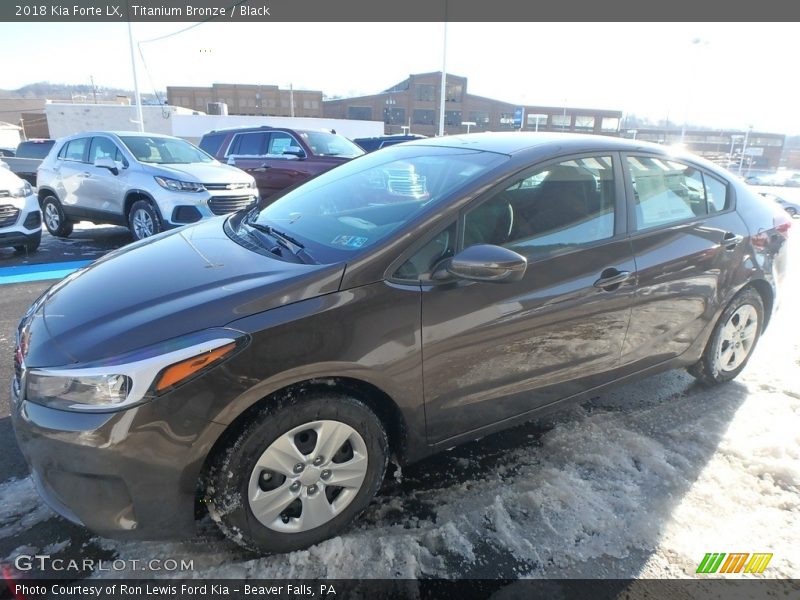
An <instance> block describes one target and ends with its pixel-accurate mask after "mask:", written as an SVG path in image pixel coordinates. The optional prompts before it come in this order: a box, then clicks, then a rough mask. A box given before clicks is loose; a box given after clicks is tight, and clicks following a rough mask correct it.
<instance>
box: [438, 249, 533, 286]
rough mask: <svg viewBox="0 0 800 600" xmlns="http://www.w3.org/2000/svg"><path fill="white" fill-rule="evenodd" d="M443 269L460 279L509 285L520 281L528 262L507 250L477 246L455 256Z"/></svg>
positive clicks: (519, 255)
mask: <svg viewBox="0 0 800 600" xmlns="http://www.w3.org/2000/svg"><path fill="white" fill-rule="evenodd" d="M445 268H446V271H447V273H449V274H450V275H453V276H455V277H458V278H460V279H468V280H470V281H487V282H496V283H511V282H514V281H519V280H521V279H522V277H523V276H524V275H525V270H526V269H527V268H528V261H527V259H526V258H525V257H524V256H522V255H521V254H517V253H516V252H514V251H513V250H509V249H508V248H502V247H500V246H493V245H490V244H478V245H476V246H470V247H469V248H466V249H464V250H462V251H461V252H459V253H458V254H456V255H455V256H454V257H453V258H452V259H450V261H449V263H447V266H446V267H445ZM441 275H443V273H442V274H441ZM441 275H440V276H439V277H435V278H436V279H439V278H440V277H441Z"/></svg>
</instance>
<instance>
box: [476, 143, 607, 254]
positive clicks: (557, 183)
mask: <svg viewBox="0 0 800 600" xmlns="http://www.w3.org/2000/svg"><path fill="white" fill-rule="evenodd" d="M615 190H616V187H615V181H614V163H613V159H612V157H611V156H603V155H600V156H590V157H582V158H575V159H571V160H566V161H563V162H560V163H557V164H553V165H548V166H546V167H543V168H541V169H537V170H536V171H534V172H533V173H530V174H529V175H527V176H525V178H524V179H521V180H517V181H515V182H514V183H513V184H512V185H510V186H508V187H507V188H506V189H505V190H503V191H502V192H500V193H498V194H496V195H495V196H493V197H492V198H490V199H489V200H487V201H486V202H484V203H482V204H481V205H480V206H478V207H477V208H475V209H473V210H471V211H470V212H468V213H467V214H466V216H465V220H464V247H465V248H467V247H469V246H472V245H475V244H494V245H498V246H505V247H506V248H509V249H512V250H514V251H515V252H519V253H520V254H523V255H529V254H541V253H549V252H554V251H560V250H565V249H567V250H568V249H571V248H574V247H579V246H582V245H585V244H589V243H592V242H596V241H599V240H604V239H607V238H611V237H613V235H614V210H615V203H616V193H615Z"/></svg>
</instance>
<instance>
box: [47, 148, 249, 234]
mask: <svg viewBox="0 0 800 600" xmlns="http://www.w3.org/2000/svg"><path fill="white" fill-rule="evenodd" d="M37 183H38V191H39V203H40V204H41V207H42V212H43V214H44V224H45V226H46V227H47V230H48V231H49V232H50V233H51V234H53V235H55V236H58V237H66V236H68V235H69V234H70V233H72V223H73V222H75V221H92V222H94V223H113V224H117V225H125V226H127V227H129V228H130V230H131V233H132V234H133V237H134V239H137V240H139V239H142V238H146V237H149V236H151V235H154V234H156V233H159V232H160V231H163V230H165V229H169V228H172V227H178V226H180V225H186V224H187V223H194V222H196V221H199V220H201V219H203V218H206V217H213V216H214V215H223V214H227V213H230V212H234V211H237V210H241V209H243V208H247V207H249V206H251V205H253V204H254V203H255V202H256V201H257V200H258V191H257V189H256V182H255V179H253V177H252V176H251V175H248V174H247V173H245V172H244V171H242V170H240V169H237V168H236V167H231V166H228V165H224V164H222V163H220V162H218V161H216V160H215V159H214V158H212V157H211V156H209V155H208V154H206V153H205V152H203V151H202V150H200V149H199V148H197V147H196V146H193V145H192V144H190V143H189V142H187V141H185V140H182V139H180V138H175V137H170V136H165V135H159V134H149V133H129V132H89V133H81V134H78V135H73V136H70V137H67V138H63V139H60V140H58V142H57V143H56V145H55V146H53V148H52V150H51V151H50V153H49V154H48V155H47V158H45V159H44V161H43V162H42V164H41V166H40V167H39V170H38V172H37Z"/></svg>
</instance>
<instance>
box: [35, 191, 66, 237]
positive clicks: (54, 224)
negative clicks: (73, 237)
mask: <svg viewBox="0 0 800 600" xmlns="http://www.w3.org/2000/svg"><path fill="white" fill-rule="evenodd" d="M42 221H44V226H45V227H47V231H49V232H50V235H54V236H55V237H61V238H65V237H69V235H70V234H71V233H72V223H71V222H70V220H69V219H68V218H67V215H66V214H65V213H64V209H63V208H62V207H61V202H59V201H58V198H56V197H55V196H45V198H44V200H42Z"/></svg>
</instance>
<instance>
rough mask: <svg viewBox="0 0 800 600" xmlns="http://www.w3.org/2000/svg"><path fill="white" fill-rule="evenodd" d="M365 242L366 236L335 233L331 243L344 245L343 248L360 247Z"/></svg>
mask: <svg viewBox="0 0 800 600" xmlns="http://www.w3.org/2000/svg"><path fill="white" fill-rule="evenodd" d="M366 243H367V238H365V237H357V236H354V235H337V236H336V237H335V238H333V241H332V242H331V244H333V245H334V246H344V247H345V248H361V247H362V246H363V245H364V244H366Z"/></svg>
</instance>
